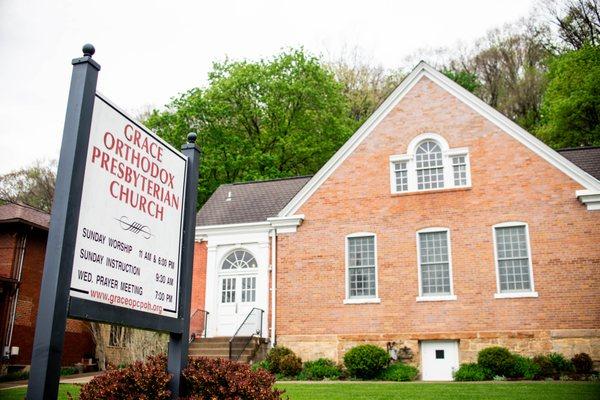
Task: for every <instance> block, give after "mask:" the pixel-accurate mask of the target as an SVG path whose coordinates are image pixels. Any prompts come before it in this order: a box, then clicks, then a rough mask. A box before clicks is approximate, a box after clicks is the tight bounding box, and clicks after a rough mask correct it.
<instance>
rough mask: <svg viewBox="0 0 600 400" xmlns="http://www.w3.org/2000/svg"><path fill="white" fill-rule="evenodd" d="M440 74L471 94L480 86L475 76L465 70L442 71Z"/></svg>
mask: <svg viewBox="0 0 600 400" xmlns="http://www.w3.org/2000/svg"><path fill="white" fill-rule="evenodd" d="M442 73H443V74H444V75H446V76H447V77H448V78H450V79H452V80H453V81H454V82H456V83H458V84H459V85H460V86H462V87H463V88H465V89H467V90H468V91H469V92H471V93H473V92H475V91H476V90H477V89H479V87H480V86H481V82H479V79H478V78H477V75H475V74H474V73H472V72H469V71H467V70H464V69H456V70H452V69H444V70H443V71H442Z"/></svg>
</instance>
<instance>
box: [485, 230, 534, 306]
mask: <svg viewBox="0 0 600 400" xmlns="http://www.w3.org/2000/svg"><path fill="white" fill-rule="evenodd" d="M493 229H494V253H495V257H496V277H497V285H498V293H497V294H496V297H500V298H502V297H536V296H537V293H535V292H534V291H533V290H534V286H533V273H532V264H531V254H530V253H531V250H530V245H529V232H528V228H527V225H526V224H524V223H522V222H509V223H504V224H498V225H496V226H494V228H493Z"/></svg>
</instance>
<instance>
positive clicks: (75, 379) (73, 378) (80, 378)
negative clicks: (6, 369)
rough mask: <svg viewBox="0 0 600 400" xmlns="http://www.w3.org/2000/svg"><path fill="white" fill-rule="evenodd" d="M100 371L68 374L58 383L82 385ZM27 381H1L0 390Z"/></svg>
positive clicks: (18, 385) (19, 385)
mask: <svg viewBox="0 0 600 400" xmlns="http://www.w3.org/2000/svg"><path fill="white" fill-rule="evenodd" d="M100 373H101V372H87V373H85V374H75V375H68V376H61V377H60V383H69V384H79V385H83V384H84V383H88V382H89V381H91V380H92V378H93V377H95V376H96V375H98V374H100ZM26 386H27V381H13V382H2V383H0V390H4V389H12V388H19V387H26Z"/></svg>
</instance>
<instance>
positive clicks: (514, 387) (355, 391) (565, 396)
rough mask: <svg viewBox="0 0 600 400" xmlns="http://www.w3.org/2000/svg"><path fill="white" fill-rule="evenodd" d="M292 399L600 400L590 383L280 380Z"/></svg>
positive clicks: (598, 387)
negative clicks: (283, 381) (303, 381)
mask: <svg viewBox="0 0 600 400" xmlns="http://www.w3.org/2000/svg"><path fill="white" fill-rule="evenodd" d="M277 387H278V388H279V389H285V390H286V394H287V395H288V396H289V398H290V400H305V399H306V400H321V399H323V400H325V399H327V400H338V399H339V400H342V399H344V400H345V399H352V400H367V399H368V400H393V399H403V400H405V399H410V400H446V399H466V400H470V399H478V400H483V399H485V400H529V399H544V400H553V399H556V400H570V399H573V400H588V399H589V400H598V399H600V384H599V383H588V382H536V383H513V382H507V383H505V382H493V383H492V382H489V383H338V384H336V383H318V384H310V383H280V384H277Z"/></svg>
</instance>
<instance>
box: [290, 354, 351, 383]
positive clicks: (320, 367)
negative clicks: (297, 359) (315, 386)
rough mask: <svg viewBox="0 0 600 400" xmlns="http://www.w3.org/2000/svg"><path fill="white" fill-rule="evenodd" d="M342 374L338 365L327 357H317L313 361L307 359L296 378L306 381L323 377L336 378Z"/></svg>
mask: <svg viewBox="0 0 600 400" xmlns="http://www.w3.org/2000/svg"><path fill="white" fill-rule="evenodd" d="M341 375H342V371H341V369H340V367H339V366H337V365H336V364H335V362H333V360H330V359H328V358H319V359H318V360H315V361H307V362H305V363H304V367H303V369H302V372H300V375H299V376H298V379H301V380H306V381H320V380H323V379H338V378H339V377H340V376H341Z"/></svg>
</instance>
